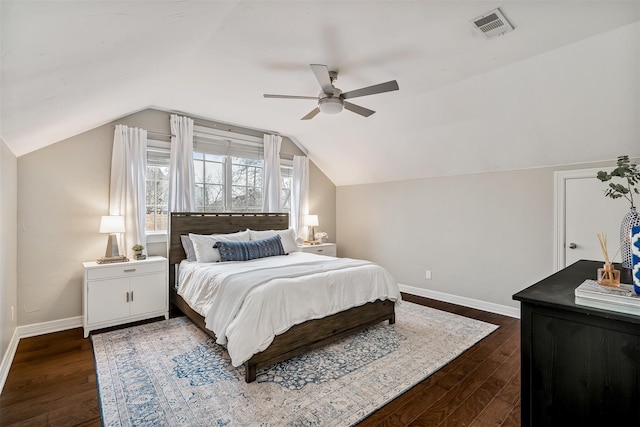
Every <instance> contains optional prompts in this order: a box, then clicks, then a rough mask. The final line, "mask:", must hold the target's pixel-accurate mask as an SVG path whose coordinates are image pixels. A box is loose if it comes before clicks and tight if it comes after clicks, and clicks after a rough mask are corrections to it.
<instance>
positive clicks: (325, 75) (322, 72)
mask: <svg viewBox="0 0 640 427" xmlns="http://www.w3.org/2000/svg"><path fill="white" fill-rule="evenodd" d="M311 69H312V70H313V74H315V75H316V79H318V83H320V87H321V88H322V91H323V92H324V93H325V94H326V95H331V96H333V85H332V84H331V76H329V69H328V68H327V66H326V65H322V64H311Z"/></svg>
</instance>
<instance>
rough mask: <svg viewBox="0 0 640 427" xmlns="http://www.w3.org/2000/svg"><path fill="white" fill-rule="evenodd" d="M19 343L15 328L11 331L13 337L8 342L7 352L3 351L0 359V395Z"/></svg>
mask: <svg viewBox="0 0 640 427" xmlns="http://www.w3.org/2000/svg"><path fill="white" fill-rule="evenodd" d="M19 342H20V338H19V337H18V328H16V329H14V330H13V336H12V337H11V340H10V341H9V346H8V347H7V351H5V353H4V356H3V357H2V365H0V394H2V389H3V388H4V383H5V382H6V381H7V376H9V369H11V363H12V362H13V357H14V356H15V355H16V350H17V349H18V343H19Z"/></svg>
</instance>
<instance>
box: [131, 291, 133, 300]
mask: <svg viewBox="0 0 640 427" xmlns="http://www.w3.org/2000/svg"><path fill="white" fill-rule="evenodd" d="M131 301H133V291H131Z"/></svg>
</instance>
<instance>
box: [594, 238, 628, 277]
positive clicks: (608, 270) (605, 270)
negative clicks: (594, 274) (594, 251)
mask: <svg viewBox="0 0 640 427" xmlns="http://www.w3.org/2000/svg"><path fill="white" fill-rule="evenodd" d="M598 240H599V241H600V248H601V249H602V255H604V266H603V267H602V268H599V269H598V284H599V285H602V286H616V287H618V286H620V270H616V269H615V268H614V266H613V259H614V258H615V257H616V256H617V255H618V252H620V247H622V246H620V247H619V248H618V251H617V252H616V254H615V255H614V256H613V258H611V259H609V251H608V250H607V235H606V234H604V233H598Z"/></svg>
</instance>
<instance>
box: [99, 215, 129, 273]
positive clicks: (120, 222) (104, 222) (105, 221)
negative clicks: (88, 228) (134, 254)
mask: <svg viewBox="0 0 640 427" xmlns="http://www.w3.org/2000/svg"><path fill="white" fill-rule="evenodd" d="M124 232H125V229H124V216H121V215H106V216H103V217H102V219H101V220H100V233H109V242H108V243H107V250H106V252H105V254H104V257H102V258H100V259H98V262H99V263H105V262H121V261H127V258H126V257H125V256H123V255H120V251H119V250H118V237H117V236H116V233H124Z"/></svg>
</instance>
